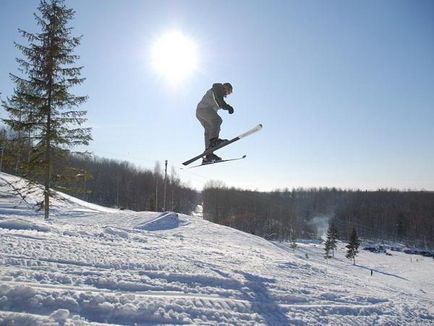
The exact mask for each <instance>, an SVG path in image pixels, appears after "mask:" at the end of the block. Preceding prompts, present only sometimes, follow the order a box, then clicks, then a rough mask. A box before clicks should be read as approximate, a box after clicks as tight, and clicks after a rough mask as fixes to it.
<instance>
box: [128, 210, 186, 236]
mask: <svg viewBox="0 0 434 326" xmlns="http://www.w3.org/2000/svg"><path fill="white" fill-rule="evenodd" d="M180 224H181V221H180V219H179V216H178V214H177V213H174V212H164V213H162V214H161V215H159V216H157V217H156V218H155V219H153V220H151V221H148V222H145V223H141V224H139V225H137V226H136V227H135V229H139V230H146V231H162V230H171V229H175V228H177V227H179V226H180Z"/></svg>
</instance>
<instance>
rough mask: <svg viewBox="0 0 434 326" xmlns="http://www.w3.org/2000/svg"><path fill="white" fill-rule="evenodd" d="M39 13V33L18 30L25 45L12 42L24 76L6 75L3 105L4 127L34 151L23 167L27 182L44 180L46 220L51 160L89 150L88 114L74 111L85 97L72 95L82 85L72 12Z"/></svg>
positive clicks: (58, 6)
mask: <svg viewBox="0 0 434 326" xmlns="http://www.w3.org/2000/svg"><path fill="white" fill-rule="evenodd" d="M38 11H39V13H40V15H37V14H35V15H34V17H35V20H36V23H37V25H38V26H39V27H40V32H39V33H29V32H26V31H24V30H21V29H19V32H20V34H21V35H22V37H23V38H24V39H26V40H27V42H28V44H27V45H21V44H18V43H15V46H16V48H17V49H18V50H19V51H21V53H22V55H23V57H22V58H17V62H18V65H19V68H20V69H19V71H20V72H21V73H22V76H17V75H15V74H10V76H11V79H12V81H13V82H14V83H15V91H14V95H13V96H12V97H11V98H8V99H7V101H3V102H2V105H3V107H4V108H5V109H6V111H8V113H9V119H4V121H5V123H6V124H8V125H9V126H10V127H11V128H12V129H13V130H15V131H17V132H19V133H23V132H27V133H28V134H29V135H30V136H29V138H30V142H31V146H32V152H31V155H30V158H29V160H28V162H27V164H26V167H27V169H26V171H27V172H28V175H27V177H30V178H32V179H34V180H43V183H44V199H43V202H41V204H42V203H43V204H42V205H43V207H44V210H45V218H48V217H49V203H50V201H49V198H50V187H51V182H52V179H53V163H54V159H55V157H56V156H57V155H63V156H64V155H65V154H67V153H68V152H69V150H70V148H71V147H73V146H78V145H88V144H89V141H90V140H91V130H90V128H84V127H82V125H83V123H84V122H85V121H86V118H85V115H86V111H83V110H79V109H78V107H79V106H80V105H81V104H83V103H84V102H85V101H86V100H87V97H86V96H77V95H74V94H72V93H71V89H72V88H73V87H75V86H77V85H79V84H81V83H82V82H83V81H84V78H80V75H81V70H82V67H77V66H75V62H76V61H77V60H78V59H79V57H78V56H77V55H75V54H74V49H75V48H76V47H77V46H78V45H79V44H80V39H81V36H80V37H74V36H72V35H71V32H72V27H69V26H68V23H69V22H70V20H72V19H73V17H74V14H75V12H74V10H73V9H70V8H67V7H66V6H65V5H64V0H49V1H46V0H41V2H40V4H39V7H38Z"/></svg>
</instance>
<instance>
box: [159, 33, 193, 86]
mask: <svg viewBox="0 0 434 326" xmlns="http://www.w3.org/2000/svg"><path fill="white" fill-rule="evenodd" d="M197 53H198V51H197V45H196V43H195V42H194V41H193V40H192V39H191V38H189V37H187V36H186V35H184V34H183V33H181V32H180V31H171V32H169V33H166V34H164V35H162V36H161V37H160V38H158V39H157V40H156V41H155V43H154V44H153V46H152V48H151V62H152V67H153V68H154V69H155V70H156V71H157V72H158V73H159V74H161V75H162V76H163V77H164V78H165V79H167V80H168V81H169V82H170V83H171V84H174V85H176V84H179V83H180V82H182V81H184V80H185V79H187V78H188V77H190V76H191V75H192V74H193V73H194V72H195V71H196V69H197V62H198V56H197Z"/></svg>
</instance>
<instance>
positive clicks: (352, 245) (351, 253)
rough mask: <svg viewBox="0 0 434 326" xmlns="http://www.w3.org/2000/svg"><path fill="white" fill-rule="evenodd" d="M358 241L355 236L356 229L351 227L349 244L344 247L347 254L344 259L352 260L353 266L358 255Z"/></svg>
mask: <svg viewBox="0 0 434 326" xmlns="http://www.w3.org/2000/svg"><path fill="white" fill-rule="evenodd" d="M359 246H360V240H359V237H358V236H357V231H356V228H354V227H353V231H352V232H351V236H350V242H349V243H348V245H347V246H346V248H347V254H346V256H345V257H347V258H348V259H352V260H353V264H354V265H355V264H356V256H357V254H358V253H359Z"/></svg>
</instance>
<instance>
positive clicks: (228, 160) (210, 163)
mask: <svg viewBox="0 0 434 326" xmlns="http://www.w3.org/2000/svg"><path fill="white" fill-rule="evenodd" d="M246 157H247V155H243V156H240V157H235V158H228V159H225V160H218V161H210V162H207V163H202V164H198V165H193V166H190V167H189V168H190V169H193V168H198V167H200V166H205V165H213V164H217V163H224V162H230V161H238V160H243V159H245V158H246Z"/></svg>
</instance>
